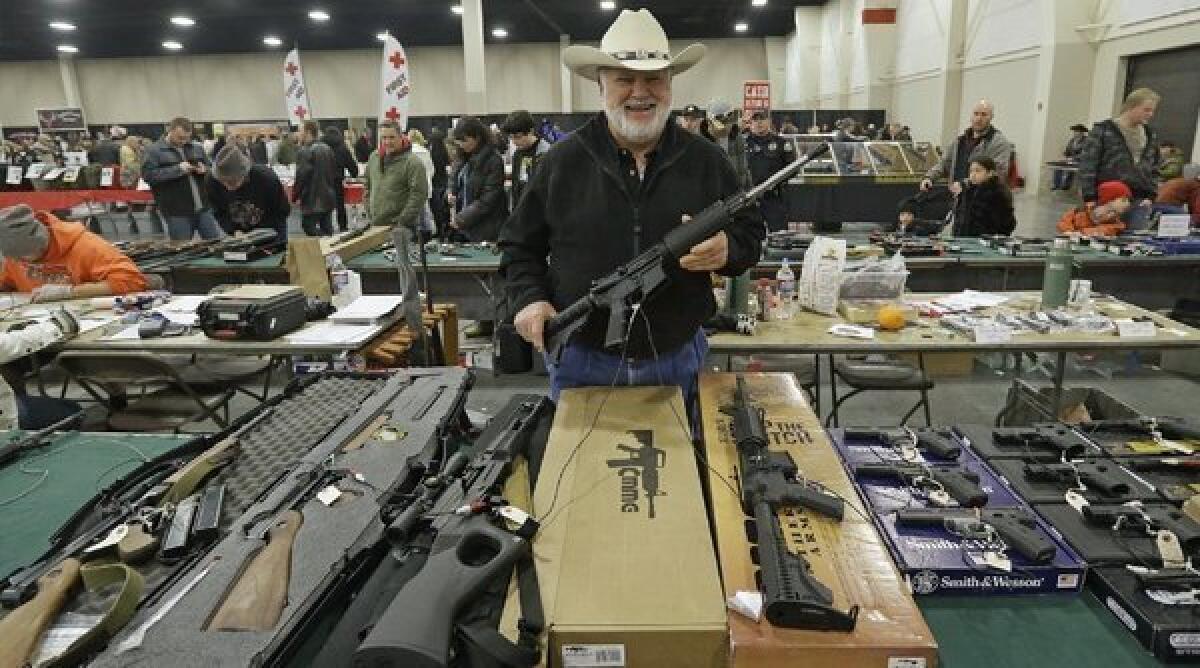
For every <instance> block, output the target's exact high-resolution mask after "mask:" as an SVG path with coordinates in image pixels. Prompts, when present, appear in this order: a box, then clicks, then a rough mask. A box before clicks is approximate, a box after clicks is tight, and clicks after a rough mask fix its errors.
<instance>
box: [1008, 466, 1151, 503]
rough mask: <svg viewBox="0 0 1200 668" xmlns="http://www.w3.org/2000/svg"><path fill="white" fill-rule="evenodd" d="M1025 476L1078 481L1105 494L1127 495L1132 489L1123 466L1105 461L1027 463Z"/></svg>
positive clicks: (1053, 480)
mask: <svg viewBox="0 0 1200 668" xmlns="http://www.w3.org/2000/svg"><path fill="white" fill-rule="evenodd" d="M1024 470H1025V477H1026V478H1028V479H1030V480H1033V481H1035V482H1057V483H1067V484H1069V485H1071V486H1074V485H1075V483H1076V482H1078V483H1079V484H1081V485H1083V486H1084V487H1085V488H1087V489H1089V490H1092V491H1096V492H1099V493H1100V494H1103V495H1104V496H1125V495H1127V494H1129V493H1130V491H1132V488H1131V487H1130V486H1129V483H1127V482H1125V480H1124V479H1123V478H1122V477H1121V475H1120V471H1121V468H1120V467H1119V466H1117V465H1116V464H1109V463H1105V462H1092V461H1082V462H1066V463H1063V464H1040V463H1029V464H1025V469H1024Z"/></svg>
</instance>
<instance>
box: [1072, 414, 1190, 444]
mask: <svg viewBox="0 0 1200 668" xmlns="http://www.w3.org/2000/svg"><path fill="white" fill-rule="evenodd" d="M1079 428H1080V429H1082V430H1083V431H1084V432H1085V433H1091V432H1094V431H1136V432H1142V433H1146V434H1150V433H1152V432H1156V431H1157V432H1158V433H1159V434H1161V435H1162V437H1163V438H1166V439H1169V440H1172V441H1200V426H1197V425H1196V424H1195V423H1193V422H1191V421H1189V420H1185V419H1183V418H1177V417H1142V418H1136V419H1130V420H1096V421H1094V422H1085V423H1083V424H1081V425H1079Z"/></svg>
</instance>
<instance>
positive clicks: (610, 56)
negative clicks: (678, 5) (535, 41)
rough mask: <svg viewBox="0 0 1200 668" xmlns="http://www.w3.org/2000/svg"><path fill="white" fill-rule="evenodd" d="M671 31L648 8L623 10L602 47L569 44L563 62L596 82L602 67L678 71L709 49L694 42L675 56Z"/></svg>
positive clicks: (687, 66) (602, 42)
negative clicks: (669, 35)
mask: <svg viewBox="0 0 1200 668" xmlns="http://www.w3.org/2000/svg"><path fill="white" fill-rule="evenodd" d="M669 48H670V47H669V46H668V45H667V33H666V32H664V31H663V28H662V26H661V25H659V23H658V19H656V18H654V15H653V14H651V13H650V12H649V11H648V10H645V9H639V10H637V11H636V12H635V11H630V10H628V9H622V10H621V15H620V16H618V17H617V20H616V21H613V24H612V25H611V26H609V28H608V32H606V33H604V37H603V38H602V39H601V40H600V48H599V49H597V48H596V47H593V46H581V45H580V46H569V47H567V49H566V50H565V51H563V64H564V65H566V66H567V69H569V70H571V71H572V72H574V73H575V74H578V75H579V76H581V77H584V78H586V79H591V80H592V81H597V80H599V78H600V74H599V72H598V70H599V69H600V68H601V67H616V68H624V69H629V70H638V71H641V72H651V71H654V70H663V69H667V68H670V69H671V71H672V72H674V73H676V74H678V73H680V72H684V71H687V70H688V69H689V68H691V66H692V65H695V64H696V63H698V62H700V59H701V58H703V57H704V52H705V51H706V50H707V49H706V48H705V46H704V45H703V44H692V45H691V46H689V47H688V48H686V49H684V50H683V51H680V52H679V53H677V54H675V57H674V58H672V57H671V55H670V53H669V52H668V49H669Z"/></svg>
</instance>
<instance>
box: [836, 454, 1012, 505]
mask: <svg viewBox="0 0 1200 668" xmlns="http://www.w3.org/2000/svg"><path fill="white" fill-rule="evenodd" d="M854 473H855V475H861V476H868V477H872V478H892V479H898V480H900V481H902V482H903V483H904V484H905V485H908V486H910V487H915V488H917V489H920V490H922V491H926V492H928V491H930V490H943V491H945V492H946V494H949V495H950V498H952V499H954V500H955V501H957V502H958V505H960V506H963V507H965V508H978V507H981V506H986V505H987V501H988V495H987V492H985V491H983V489H982V488H980V486H979V474H978V473H975V472H974V471H969V470H967V469H965V468H962V467H960V466H954V465H949V466H947V465H941V466H939V465H934V464H919V463H903V462H895V463H893V462H876V463H870V464H856V465H855V466H854Z"/></svg>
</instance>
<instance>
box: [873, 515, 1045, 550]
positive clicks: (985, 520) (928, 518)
mask: <svg viewBox="0 0 1200 668" xmlns="http://www.w3.org/2000/svg"><path fill="white" fill-rule="evenodd" d="M963 521H968V522H969V521H978V522H980V523H982V524H984V525H987V526H990V527H992V529H994V530H995V532H996V535H997V536H999V537H1000V538H1002V539H1003V540H1004V542H1005V544H1007V545H1008V546H1009V547H1011V548H1012V549H1013V550H1014V551H1016V553H1017V554H1019V555H1021V556H1022V557H1024V558H1025V559H1027V560H1029V561H1030V562H1032V563H1035V564H1048V563H1050V562H1051V561H1053V560H1054V555H1056V554H1058V548H1056V547H1055V546H1054V543H1051V542H1050V541H1049V540H1048V539H1047V538H1046V536H1045V535H1044V534H1043V533H1042V531H1041V529H1039V528H1038V524H1037V522H1035V521H1034V520H1033V518H1032V517H1030V516H1029V514H1028V513H1027V512H1025V511H1024V510H1021V509H1020V508H985V509H981V511H980V514H979V515H978V516H976V514H975V511H973V510H966V509H963V510H944V509H934V508H908V509H902V510H897V511H896V526H897V527H947V528H949V527H950V526H952V524H953V523H954V522H963Z"/></svg>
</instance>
